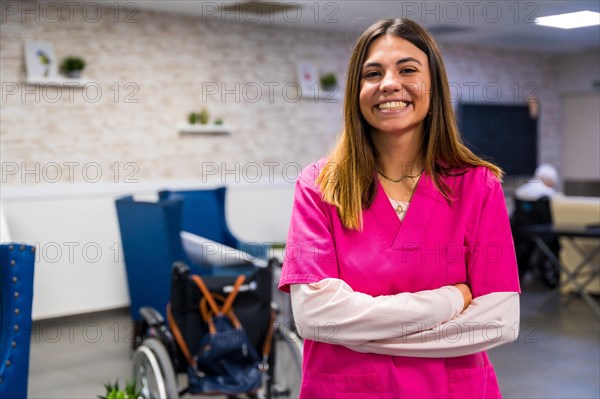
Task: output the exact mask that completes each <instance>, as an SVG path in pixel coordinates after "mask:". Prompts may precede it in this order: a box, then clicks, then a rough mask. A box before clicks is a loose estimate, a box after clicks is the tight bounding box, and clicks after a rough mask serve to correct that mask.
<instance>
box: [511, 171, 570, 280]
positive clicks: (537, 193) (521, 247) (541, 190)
mask: <svg viewBox="0 0 600 399" xmlns="http://www.w3.org/2000/svg"><path fill="white" fill-rule="evenodd" d="M557 185H558V173H557V172H556V169H555V168H554V167H553V166H552V165H550V164H546V163H545V164H541V165H540V166H538V168H537V169H536V170H535V174H534V177H533V178H532V179H530V180H529V181H528V182H527V183H525V184H523V185H522V186H520V187H519V188H517V189H516V190H515V200H516V201H515V212H514V213H513V215H512V223H511V224H512V229H513V237H514V241H515V250H516V254H517V264H518V266H519V275H520V276H521V277H522V276H523V275H524V274H525V272H527V271H532V272H533V273H534V274H535V275H537V276H538V277H539V278H541V280H542V281H543V282H544V283H545V284H546V285H547V286H548V287H550V288H554V287H556V286H558V284H559V278H560V274H559V270H558V269H557V268H556V266H555V265H554V264H553V263H552V262H550V261H549V260H548V259H547V258H546V256H544V254H543V253H542V252H541V250H540V249H539V248H538V247H537V245H536V244H535V243H534V242H533V241H532V240H531V239H530V238H529V237H528V236H527V235H526V234H525V235H523V234H521V233H520V231H519V230H520V229H522V228H523V227H526V226H527V225H531V224H546V223H552V216H551V214H550V204H549V200H550V198H551V197H553V196H554V195H557V194H558V192H557V191H556V186H557ZM544 241H546V245H548V247H549V248H550V250H551V251H552V253H553V254H554V255H555V256H556V257H557V258H558V256H559V253H560V244H559V241H558V239H557V238H556V237H553V238H547V239H544Z"/></svg>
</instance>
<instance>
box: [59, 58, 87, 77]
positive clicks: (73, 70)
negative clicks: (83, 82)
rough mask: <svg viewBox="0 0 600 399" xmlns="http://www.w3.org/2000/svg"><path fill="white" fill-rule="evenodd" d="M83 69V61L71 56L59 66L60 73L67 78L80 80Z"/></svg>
mask: <svg viewBox="0 0 600 399" xmlns="http://www.w3.org/2000/svg"><path fill="white" fill-rule="evenodd" d="M84 68H85V60H84V59H83V58H81V57H77V56H73V55H71V56H69V57H67V58H65V59H64V60H63V61H62V63H61V64H60V69H61V71H63V72H64V74H65V75H66V76H67V77H69V78H80V77H81V71H83V69H84Z"/></svg>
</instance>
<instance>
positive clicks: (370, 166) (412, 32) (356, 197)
mask: <svg viewBox="0 0 600 399" xmlns="http://www.w3.org/2000/svg"><path fill="white" fill-rule="evenodd" d="M383 35H393V36H397V37H400V38H402V39H405V40H407V41H409V42H410V43H412V44H413V45H415V46H416V47H417V48H419V49H420V50H421V51H423V52H424V53H425V54H426V55H427V60H428V62H429V71H430V75H431V76H430V78H431V87H430V88H429V89H430V90H431V94H432V95H431V103H430V109H429V114H428V115H427V116H426V118H425V120H424V140H423V146H422V148H421V152H422V155H423V157H424V159H425V165H424V167H425V171H426V173H427V174H428V175H430V176H431V177H432V179H433V182H434V184H435V186H436V188H437V189H438V190H439V191H440V193H441V194H442V195H443V196H444V197H445V198H446V200H448V201H450V200H451V199H450V195H451V192H450V188H449V187H448V185H447V183H446V182H445V181H444V179H443V178H444V176H451V175H456V174H459V173H462V172H464V170H465V168H466V167H474V166H485V167H487V168H488V169H489V170H490V171H491V172H492V173H493V174H494V175H496V176H497V177H498V178H499V179H501V178H502V174H503V172H502V170H501V169H500V168H499V167H497V166H496V165H494V164H492V163H490V162H487V161H485V160H483V159H481V158H479V157H477V156H476V155H475V154H473V152H472V151H471V150H469V149H468V148H467V147H466V146H465V145H464V144H463V143H462V140H461V138H460V134H459V131H458V127H457V124H456V118H455V116H454V110H453V109H452V103H451V102H450V89H449V85H448V77H447V75H446V68H445V67H444V63H443V61H442V57H441V54H440V51H439V48H438V46H437V44H436V43H435V41H434V40H433V38H432V37H431V35H430V34H429V33H428V32H427V31H426V30H425V29H423V28H422V27H421V26H419V25H418V24H416V23H415V22H413V21H410V20H407V19H384V20H381V21H378V22H376V23H375V24H373V25H372V26H371V27H369V28H368V29H367V30H366V31H365V32H364V33H363V34H362V35H361V37H360V38H359V39H358V41H357V42H356V45H355V47H354V51H353V53H352V56H351V58H350V63H349V66H348V78H347V81H346V96H345V99H344V127H343V129H342V132H341V134H340V136H339V138H338V141H337V143H336V145H335V147H334V148H333V150H332V151H331V152H330V154H329V157H328V162H327V164H326V165H325V167H324V168H323V170H322V171H321V173H320V174H319V176H318V178H317V184H318V185H319V188H320V190H321V193H322V195H323V199H324V200H325V201H326V202H328V203H330V204H332V205H335V206H336V208H337V211H338V215H339V217H340V219H341V221H342V223H343V224H344V226H346V228H349V229H354V230H360V229H362V210H363V209H365V208H368V207H370V206H371V204H372V203H373V199H374V198H375V193H376V190H377V180H376V177H375V168H376V157H377V150H376V148H375V146H374V144H373V141H372V139H371V126H370V125H369V124H368V123H367V121H366V120H365V119H364V118H363V116H362V114H361V112H360V105H359V94H360V83H361V70H362V65H363V63H364V61H365V56H366V54H367V51H368V50H369V46H370V45H371V43H372V42H373V41H374V40H376V39H377V38H379V37H381V36H383ZM422 90H425V88H422Z"/></svg>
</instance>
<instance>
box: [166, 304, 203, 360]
mask: <svg viewBox="0 0 600 399" xmlns="http://www.w3.org/2000/svg"><path fill="white" fill-rule="evenodd" d="M167 319H168V320H169V326H170V327H171V331H172V332H173V336H174V337H175V341H176V342H177V345H179V349H181V352H183V355H184V356H185V358H186V359H187V361H188V363H189V364H190V366H192V367H194V366H195V365H196V362H195V361H194V358H193V357H192V355H191V354H190V349H189V348H188V346H187V344H186V343H185V340H184V339H183V335H182V334H181V330H179V326H178V325H177V323H176V322H175V318H174V317H173V312H172V311H171V302H169V303H168V304H167Z"/></svg>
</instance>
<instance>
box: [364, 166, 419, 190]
mask: <svg viewBox="0 0 600 399" xmlns="http://www.w3.org/2000/svg"><path fill="white" fill-rule="evenodd" d="M376 170H377V173H379V174H380V175H381V177H383V178H384V179H385V180H388V181H391V182H392V183H402V182H403V181H404V180H406V179H418V178H419V177H421V175H422V174H423V171H424V170H425V168H423V169H421V171H420V172H419V173H418V174H416V175H406V176H402V177H401V178H399V179H398V180H396V179H392V178H389V177H387V176H386V175H385V174H383V172H382V171H380V170H379V169H376ZM415 185H416V183H414V184H413V186H412V188H414V186H415Z"/></svg>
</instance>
